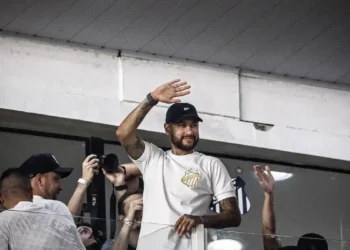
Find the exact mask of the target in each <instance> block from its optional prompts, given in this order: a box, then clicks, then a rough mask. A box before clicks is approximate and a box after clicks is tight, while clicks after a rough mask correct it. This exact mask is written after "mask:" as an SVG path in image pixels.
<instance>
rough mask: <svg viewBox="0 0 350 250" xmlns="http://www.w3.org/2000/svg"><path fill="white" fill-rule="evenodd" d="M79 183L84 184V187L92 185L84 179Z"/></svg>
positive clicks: (80, 179)
mask: <svg viewBox="0 0 350 250" xmlns="http://www.w3.org/2000/svg"><path fill="white" fill-rule="evenodd" d="M78 183H80V184H83V185H86V186H88V185H89V184H90V182H89V181H87V180H84V179H83V178H79V180H78Z"/></svg>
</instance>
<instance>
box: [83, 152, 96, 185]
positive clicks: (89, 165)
mask: <svg viewBox="0 0 350 250" xmlns="http://www.w3.org/2000/svg"><path fill="white" fill-rule="evenodd" d="M98 163H99V160H98V159H97V158H96V155H89V156H88V157H86V158H85V160H84V162H83V165H82V167H83V170H82V173H83V174H82V179H84V180H86V181H91V180H92V179H93V178H94V174H95V173H98V169H99V165H98Z"/></svg>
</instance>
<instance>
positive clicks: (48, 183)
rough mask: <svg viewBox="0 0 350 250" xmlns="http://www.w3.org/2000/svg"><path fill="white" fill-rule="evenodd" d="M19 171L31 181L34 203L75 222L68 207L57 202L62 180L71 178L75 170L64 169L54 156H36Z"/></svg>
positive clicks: (30, 158) (28, 160) (27, 161)
mask: <svg viewBox="0 0 350 250" xmlns="http://www.w3.org/2000/svg"><path fill="white" fill-rule="evenodd" d="M19 169H20V171H21V172H22V173H24V174H26V175H27V176H28V177H29V178H30V180H31V185H32V189H33V203H35V204H40V205H43V206H45V207H46V208H47V209H49V210H51V211H53V212H55V213H57V214H60V215H64V216H67V217H68V218H69V219H71V220H72V221H74V220H73V217H72V214H71V212H70V211H69V209H68V207H67V206H66V205H65V204H63V203H62V202H60V201H56V198H57V195H58V194H59V193H60V191H61V190H62V187H61V184H60V179H61V178H65V177H67V176H69V175H70V173H71V172H72V171H73V168H62V167H61V166H60V164H59V163H58V161H57V160H56V158H55V156H54V155H52V154H34V155H32V156H31V157H29V158H28V159H27V160H26V161H25V162H24V163H23V164H22V165H21V166H20V167H19Z"/></svg>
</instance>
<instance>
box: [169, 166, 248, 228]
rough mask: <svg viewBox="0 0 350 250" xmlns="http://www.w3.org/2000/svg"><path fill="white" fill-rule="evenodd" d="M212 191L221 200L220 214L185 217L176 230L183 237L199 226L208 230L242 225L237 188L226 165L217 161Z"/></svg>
mask: <svg viewBox="0 0 350 250" xmlns="http://www.w3.org/2000/svg"><path fill="white" fill-rule="evenodd" d="M211 175H212V183H211V184H212V189H213V193H214V196H215V197H216V198H217V200H219V204H220V213H219V214H216V215H204V216H194V215H186V214H185V215H183V216H182V217H180V219H178V221H177V222H176V224H175V230H176V232H177V233H178V234H180V235H182V234H184V233H186V232H189V231H191V229H192V228H193V227H195V226H197V225H199V224H204V227H207V228H225V227H238V226H239V225H240V224H241V213H240V211H239V208H238V202H237V199H236V197H235V188H234V186H233V183H232V180H231V177H230V175H229V173H228V171H227V169H226V167H225V166H224V164H223V163H222V162H221V161H220V160H219V159H216V161H215V163H214V164H213V166H212V169H211Z"/></svg>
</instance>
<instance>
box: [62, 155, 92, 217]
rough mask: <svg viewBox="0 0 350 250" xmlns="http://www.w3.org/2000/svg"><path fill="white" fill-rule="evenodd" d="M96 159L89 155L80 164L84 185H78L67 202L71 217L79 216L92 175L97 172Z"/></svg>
mask: <svg viewBox="0 0 350 250" xmlns="http://www.w3.org/2000/svg"><path fill="white" fill-rule="evenodd" d="M98 162H99V161H98V159H97V158H96V155H89V156H88V157H86V159H85V160H84V162H83V164H82V177H81V179H83V180H84V181H85V183H78V185H77V187H76V189H75V191H74V193H73V195H72V197H71V198H70V200H69V202H68V208H69V211H70V212H71V213H72V215H73V216H80V213H81V209H82V206H83V203H84V198H85V196H86V190H87V188H88V186H89V184H90V182H91V181H92V179H93V178H94V173H95V172H96V171H98V169H99V165H98Z"/></svg>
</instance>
